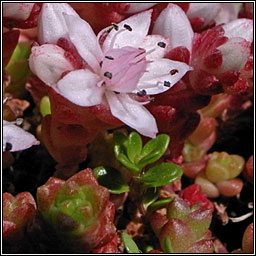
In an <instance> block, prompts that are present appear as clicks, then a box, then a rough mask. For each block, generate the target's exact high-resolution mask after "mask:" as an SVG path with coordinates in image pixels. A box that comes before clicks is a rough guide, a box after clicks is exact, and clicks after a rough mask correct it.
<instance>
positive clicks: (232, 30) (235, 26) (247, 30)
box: [223, 19, 253, 42]
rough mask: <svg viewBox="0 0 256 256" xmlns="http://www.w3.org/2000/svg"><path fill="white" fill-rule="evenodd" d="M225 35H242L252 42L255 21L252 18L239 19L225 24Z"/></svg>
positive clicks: (231, 36) (229, 36)
mask: <svg viewBox="0 0 256 256" xmlns="http://www.w3.org/2000/svg"><path fill="white" fill-rule="evenodd" d="M223 29H224V31H225V34H224V35H225V36H226V37H228V38H233V37H241V38H244V39H245V40H247V41H249V42H252V40H253V21H252V20H250V19H237V20H234V21H231V22H229V23H227V24H225V25H224V26H223Z"/></svg>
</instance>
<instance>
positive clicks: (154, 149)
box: [137, 134, 170, 169]
mask: <svg viewBox="0 0 256 256" xmlns="http://www.w3.org/2000/svg"><path fill="white" fill-rule="evenodd" d="M169 142H170V137H169V136H168V135H166V134H160V135H158V136H157V137H156V138H155V139H152V140H150V141H149V142H148V143H146V145H145V146H144V147H143V149H142V152H141V155H140V160H139V161H138V163H137V165H138V166H139V167H140V168H141V169H142V168H143V167H144V166H146V165H148V164H151V163H154V162H155V161H157V160H158V159H160V158H161V157H162V156H163V154H164V153H165V151H166V150H167V148H168V145H169Z"/></svg>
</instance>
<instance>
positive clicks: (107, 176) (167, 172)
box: [93, 132, 183, 212]
mask: <svg viewBox="0 0 256 256" xmlns="http://www.w3.org/2000/svg"><path fill="white" fill-rule="evenodd" d="M169 142H170V138H169V136H168V135H165V134H161V135H158V136H157V137H156V138H155V139H151V140H150V141H148V142H147V143H146V144H145V145H144V146H143V144H142V139H141V137H140V135H139V134H138V133H136V132H132V133H130V134H129V135H128V136H126V135H124V134H123V133H115V134H114V153H115V156H116V158H117V160H118V161H119V162H120V163H122V164H123V165H124V166H125V167H126V168H127V169H128V170H130V171H131V173H132V175H133V176H135V177H136V180H137V181H139V183H140V184H141V185H142V190H143V196H142V199H141V200H142V204H143V207H144V208H145V209H146V210H147V211H148V212H152V211H155V210H156V209H158V208H161V207H163V206H165V205H166V204H168V203H169V202H171V200H172V198H164V199H160V200H158V189H157V187H161V186H164V185H167V184H169V183H171V182H173V181H174V180H176V179H177V178H179V177H181V175H182V173H183V172H182V169H181V167H180V166H179V165H176V164H174V163H166V162H163V163H160V164H157V165H155V166H153V167H151V168H149V169H148V170H145V169H144V167H145V166H147V165H149V164H152V163H154V162H156V161H157V160H159V159H160V158H161V157H162V156H163V155H164V153H165V151H166V150H167V148H168V145H169ZM93 172H94V175H95V176H96V177H97V179H98V182H99V184H100V185H102V186H104V187H107V188H108V189H109V192H110V193H113V194H121V193H124V192H129V189H130V188H129V186H128V184H127V182H126V180H125V178H124V177H123V176H122V174H121V173H120V172H119V171H118V170H116V169H114V168H112V167H104V166H100V167H97V168H95V169H94V170H93Z"/></svg>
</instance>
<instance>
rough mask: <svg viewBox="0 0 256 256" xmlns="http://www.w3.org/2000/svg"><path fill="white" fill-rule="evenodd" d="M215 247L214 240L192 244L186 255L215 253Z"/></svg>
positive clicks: (204, 240)
mask: <svg viewBox="0 0 256 256" xmlns="http://www.w3.org/2000/svg"><path fill="white" fill-rule="evenodd" d="M213 252H214V246H213V242H212V240H207V239H203V240H200V241H198V242H196V243H194V244H192V245H191V246H190V247H189V248H188V249H187V251H186V253H213Z"/></svg>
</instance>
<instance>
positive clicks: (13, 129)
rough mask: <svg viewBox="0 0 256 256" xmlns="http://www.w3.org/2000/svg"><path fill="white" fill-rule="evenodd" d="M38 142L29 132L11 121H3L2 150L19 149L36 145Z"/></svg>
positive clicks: (12, 150)
mask: <svg viewBox="0 0 256 256" xmlns="http://www.w3.org/2000/svg"><path fill="white" fill-rule="evenodd" d="M38 144H40V142H39V141H38V140H37V139H36V138H35V137H34V136H33V135H32V134H30V133H28V132H26V131H24V130H23V129H22V128H20V127H18V126H16V125H15V124H13V123H12V122H8V121H5V120H4V121H3V147H4V148H3V150H4V151H7V150H8V151H10V152H15V151H20V150H24V149H27V148H30V147H31V146H33V145H38Z"/></svg>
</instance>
